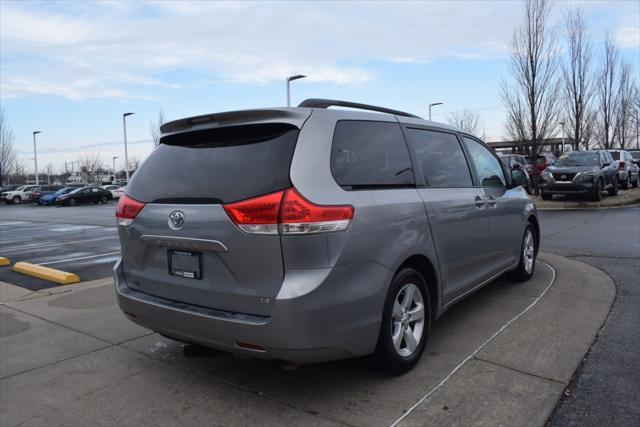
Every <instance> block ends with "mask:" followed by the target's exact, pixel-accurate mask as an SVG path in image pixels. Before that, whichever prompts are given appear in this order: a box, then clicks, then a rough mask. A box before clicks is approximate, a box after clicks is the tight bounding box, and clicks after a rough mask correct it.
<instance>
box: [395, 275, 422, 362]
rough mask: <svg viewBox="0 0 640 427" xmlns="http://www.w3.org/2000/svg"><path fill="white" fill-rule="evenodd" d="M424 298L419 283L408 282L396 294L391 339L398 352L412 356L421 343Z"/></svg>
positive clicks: (404, 355) (405, 355)
mask: <svg viewBox="0 0 640 427" xmlns="http://www.w3.org/2000/svg"><path fill="white" fill-rule="evenodd" d="M424 316H425V308H424V300H423V297H422V292H421V291H420V288H418V286H417V285H415V284H413V283H407V284H406V285H404V286H403V287H402V288H400V291H399V292H398V294H397V295H396V298H395V300H394V304H393V316H392V318H391V322H392V324H391V331H392V336H391V339H392V341H393V346H394V348H395V350H396V352H397V353H398V354H399V355H401V356H403V357H408V356H411V355H412V354H413V353H414V352H415V351H416V349H417V348H418V346H419V344H420V340H421V339H422V333H423V331H424Z"/></svg>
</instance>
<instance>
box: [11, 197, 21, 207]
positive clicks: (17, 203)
mask: <svg viewBox="0 0 640 427" xmlns="http://www.w3.org/2000/svg"><path fill="white" fill-rule="evenodd" d="M12 201H13V204H14V205H19V204H20V203H22V197H20V196H16V197H14V198H13V199H12Z"/></svg>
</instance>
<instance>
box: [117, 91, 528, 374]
mask: <svg viewBox="0 0 640 427" xmlns="http://www.w3.org/2000/svg"><path fill="white" fill-rule="evenodd" d="M333 106H338V107H350V108H351V109H350V110H345V109H334V108H329V107H333ZM161 130H162V137H161V140H160V145H159V146H158V148H156V149H155V150H154V151H153V153H152V154H151V155H150V156H149V158H148V159H147V160H146V161H145V162H144V163H143V164H142V166H141V167H140V168H139V169H138V171H137V172H136V173H135V175H133V177H132V179H131V181H130V182H129V184H128V185H127V188H126V194H125V195H124V196H123V197H122V198H121V199H120V202H119V204H118V208H117V213H116V216H117V223H118V231H119V235H120V242H121V245H122V258H121V259H120V260H119V261H118V262H117V264H116V266H115V267H114V271H115V283H116V290H117V296H118V302H119V305H120V307H121V309H122V311H123V312H124V313H125V314H126V315H127V316H128V317H129V318H130V319H131V320H132V321H134V322H136V323H138V324H140V325H142V326H144V327H146V328H149V329H152V330H154V331H157V332H159V333H160V334H162V335H164V336H167V337H169V338H172V339H175V340H178V341H181V342H184V343H190V344H197V345H200V346H205V347H208V348H213V349H217V350H222V351H225V352H229V353H235V354H240V355H245V356H247V355H248V356H253V357H258V358H268V359H281V360H285V361H289V362H292V363H312V362H321V361H327V360H335V359H340V358H347V357H356V356H363V355H368V354H373V358H372V359H373V360H374V361H375V362H376V365H377V366H379V367H380V368H382V369H384V370H386V371H389V372H392V373H402V372H406V371H407V370H409V369H411V367H413V366H414V365H415V364H416V362H417V361H418V360H419V358H420V356H421V354H422V353H423V350H424V348H425V345H426V343H427V336H428V332H429V328H430V326H431V325H432V323H433V322H434V320H435V319H437V318H438V317H439V316H441V315H442V313H443V312H444V311H445V310H447V309H448V308H449V307H451V306H452V305H453V304H454V303H456V302H457V301H460V299H462V298H463V297H465V296H467V295H469V294H470V293H472V292H474V291H476V290H478V289H479V288H481V287H482V286H483V285H485V284H487V283H489V282H491V281H492V280H494V279H495V278H497V277H498V276H500V275H502V274H504V273H507V272H510V273H511V274H512V275H513V277H514V278H515V279H517V280H520V281H524V280H527V279H529V278H530V277H531V276H532V275H533V273H534V269H535V262H536V255H537V250H538V247H539V239H540V230H539V225H538V220H537V217H536V210H535V207H534V205H533V203H532V202H531V200H530V199H529V197H528V195H527V193H526V191H525V190H524V188H523V187H522V185H523V184H526V177H525V175H524V173H523V172H522V171H521V170H518V169H515V170H513V171H511V172H509V171H507V170H506V169H505V167H504V166H503V164H502V162H501V161H500V160H499V158H498V157H497V156H496V154H495V153H494V152H493V151H492V150H491V149H490V148H489V147H487V146H486V145H485V144H484V143H483V142H482V141H480V140H479V139H477V138H475V137H474V136H473V135H469V134H467V133H465V132H463V131H462V130H460V129H456V128H453V127H451V126H447V125H443V124H439V123H434V122H430V121H425V120H422V119H421V118H419V117H417V116H414V115H411V114H408V113H403V112H401V111H395V110H390V109H386V108H382V107H374V106H369V105H364V104H356V103H351V102H344V101H332V100H320V99H310V100H307V101H305V102H303V103H302V104H300V106H299V107H297V108H273V109H259V110H248V111H235V112H225V113H218V114H210V115H204V116H198V117H191V118H186V119H181V120H176V121H173V122H170V123H166V124H164V125H163V126H162V129H161Z"/></svg>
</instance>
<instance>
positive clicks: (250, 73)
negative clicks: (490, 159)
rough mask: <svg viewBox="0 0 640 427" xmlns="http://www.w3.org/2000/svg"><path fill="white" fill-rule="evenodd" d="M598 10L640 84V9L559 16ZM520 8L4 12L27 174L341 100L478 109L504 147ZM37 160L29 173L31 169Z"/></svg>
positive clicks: (11, 111) (1, 73) (206, 5)
mask: <svg viewBox="0 0 640 427" xmlns="http://www.w3.org/2000/svg"><path fill="white" fill-rule="evenodd" d="M572 4H580V5H582V6H583V7H584V9H585V11H586V13H587V16H588V25H589V31H590V33H591V36H592V41H593V43H594V48H595V49H594V51H595V52H597V53H600V50H601V45H602V41H603V38H604V35H605V34H606V32H607V31H611V32H612V33H613V34H614V35H615V36H616V39H617V42H618V45H619V47H620V49H621V54H622V56H623V57H624V58H625V59H626V60H628V61H630V62H631V63H632V65H633V67H634V76H635V78H636V80H638V78H639V72H638V69H639V62H640V53H639V49H640V33H639V28H640V2H638V1H635V0H630V1H624V0H619V1H585V2H570V1H558V2H556V3H555V4H554V6H553V15H552V18H553V19H552V20H553V22H554V23H555V24H558V37H557V39H558V40H559V41H561V40H562V28H561V26H560V24H561V23H562V16H563V14H564V13H565V12H566V10H567V8H568V7H569V6H570V5H572ZM521 19H522V4H521V3H520V2H519V1H515V0H514V1H491V2H483V1H438V2H417V1H414V2H407V3H401V2H390V3H385V2H329V3H321V2H313V3H312V2H284V1H279V2H274V3H269V2H263V1H261V2H247V3H239V2H233V3H224V2H205V1H199V2H193V3H189V2H177V1H176V2H173V1H149V2H133V1H116V2H109V1H85V2H64V1H55V2H54V1H52V2H36V1H28V2H18V1H6V0H1V1H0V36H1V44H0V52H1V55H0V101H1V103H2V106H3V108H4V110H5V115H6V118H7V120H8V123H9V125H10V127H11V128H13V131H14V134H15V143H16V148H17V150H18V152H19V156H20V157H22V158H24V159H29V158H31V157H33V151H32V150H33V146H32V142H31V141H32V140H31V132H32V131H33V130H41V131H42V134H41V135H39V136H38V160H39V161H38V163H39V165H46V164H48V163H52V164H53V165H54V167H55V168H56V169H57V170H62V169H63V166H62V165H63V163H64V161H72V160H76V159H78V157H79V156H80V155H82V154H83V153H88V152H94V151H99V152H100V153H101V155H102V157H103V159H104V161H105V164H109V165H110V164H111V158H112V157H113V156H119V157H120V159H119V160H118V162H121V161H122V159H123V157H124V149H123V144H122V113H123V112H128V111H131V112H135V113H136V114H135V115H134V116H131V117H129V118H128V119H127V120H128V122H127V123H128V131H129V132H128V134H129V141H130V147H129V153H130V157H132V156H136V157H138V158H139V159H143V158H144V157H146V155H148V153H149V152H150V151H151V149H152V142H151V137H150V132H149V123H150V122H151V121H153V120H155V119H156V116H157V114H158V111H159V110H160V109H162V110H163V111H164V113H165V115H166V117H167V118H168V119H177V118H181V117H185V116H190V115H197V114H205V113H211V112H217V111H226V110H236V109H247V108H260V107H270V106H282V105H284V104H285V85H284V77H285V76H287V75H291V74H306V75H308V76H309V77H308V78H307V79H304V80H300V81H296V82H294V83H293V85H292V103H294V104H297V103H299V102H300V101H302V100H303V99H305V98H310V97H317V98H338V99H347V100H353V101H358V102H365V103H370V104H377V105H383V106H386V107H390V108H396V109H400V110H405V111H409V112H412V113H415V114H418V115H423V116H426V110H427V107H426V106H427V104H428V103H430V102H444V105H442V106H439V107H436V108H435V109H434V110H433V113H434V114H433V119H434V120H437V121H446V118H447V115H448V114H449V113H450V112H451V111H457V110H463V109H476V110H478V112H480V113H481V114H482V119H483V123H484V132H485V135H486V137H487V139H488V140H495V139H501V138H502V137H503V109H502V106H501V102H500V96H499V84H500V78H501V77H502V76H507V65H508V57H507V46H508V43H509V41H510V39H511V36H512V34H513V29H514V27H515V26H516V25H517V24H518V23H519V22H521ZM32 163H33V162H32V161H31V160H27V164H28V165H29V166H32Z"/></svg>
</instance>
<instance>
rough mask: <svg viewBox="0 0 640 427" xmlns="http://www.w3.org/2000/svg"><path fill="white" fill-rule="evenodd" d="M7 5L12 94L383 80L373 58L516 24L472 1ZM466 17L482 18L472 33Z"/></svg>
mask: <svg viewBox="0 0 640 427" xmlns="http://www.w3.org/2000/svg"><path fill="white" fill-rule="evenodd" d="M463 6H464V7H463ZM501 9H509V7H501ZM0 15H1V16H0V19H1V21H0V35H1V38H2V51H3V57H2V68H3V76H2V79H1V88H0V89H1V90H2V97H5V98H10V97H20V96H31V95H56V96H62V97H66V98H71V99H83V98H123V99H126V98H136V97H140V96H142V97H143V96H144V95H141V94H140V93H141V91H140V86H143V87H152V88H153V87H161V88H174V89H179V88H181V87H182V86H181V84H182V82H179V81H171V80H169V79H167V78H163V77H162V76H163V75H166V74H167V73H170V72H172V71H175V70H181V69H182V70H195V71H197V72H198V73H201V74H204V75H207V76H209V79H208V80H209V81H219V82H232V83H242V84H267V83H270V82H273V81H279V80H282V79H283V78H284V77H285V76H286V75H290V74H294V73H295V74H297V73H304V74H308V75H309V79H308V80H307V81H309V82H320V83H331V84H337V85H351V84H361V83H364V82H368V81H372V80H375V79H376V78H377V74H376V72H374V71H372V70H371V69H370V68H369V67H368V66H367V62H373V61H390V62H409V61H411V62H415V63H426V62H428V61H430V60H433V59H434V58H437V57H438V56H440V55H445V51H448V52H451V51H453V52H455V51H457V49H458V47H459V46H462V45H468V44H469V41H470V40H472V39H476V40H477V39H479V38H482V39H484V40H485V41H487V42H490V41H493V42H496V41H497V40H500V39H501V38H502V37H503V34H502V33H503V30H504V29H506V30H507V31H510V30H509V28H508V26H507V27H505V26H504V25H502V26H501V27H500V29H499V30H496V27H497V26H495V25H494V24H497V21H496V19H495V17H493V18H492V17H491V15H490V14H487V13H486V11H485V12H483V11H482V8H478V7H477V5H476V4H475V3H474V2H468V3H464V2H453V3H445V4H440V3H428V4H426V3H415V2H408V3H403V4H402V5H401V6H398V3H395V2H394V3H372V4H365V3H360V2H357V3H344V2H340V3H333V2H327V3H306V2H300V3H284V2H274V3H270V2H250V3H243V2H172V1H156V2H140V3H134V2H108V1H101V2H78V3H68V2H64V3H62V2H60V3H56V2H54V3H31V2H23V3H17V2H3V3H2V14H0ZM493 15H498V16H499V15H501V13H500V12H499V11H498V12H497V13H493ZM488 18H492V20H491V21H490V22H487V21H486V20H487V19H488ZM456 19H460V20H461V21H462V22H464V21H468V20H476V19H477V25H476V28H475V29H471V30H469V31H465V32H464V34H463V33H462V32H460V26H459V25H458V24H456ZM469 50H470V49H469V48H468V46H467V47H465V49H464V53H462V55H464V56H465V57H467V58H479V57H482V56H483V55H487V54H490V55H493V54H495V53H496V52H495V49H493V48H487V47H486V45H485V46H479V48H478V49H471V51H469Z"/></svg>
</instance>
